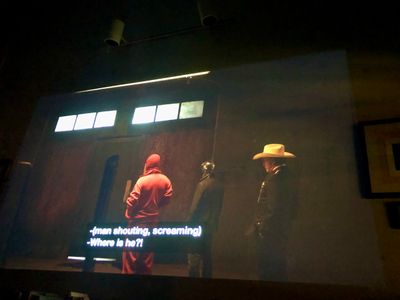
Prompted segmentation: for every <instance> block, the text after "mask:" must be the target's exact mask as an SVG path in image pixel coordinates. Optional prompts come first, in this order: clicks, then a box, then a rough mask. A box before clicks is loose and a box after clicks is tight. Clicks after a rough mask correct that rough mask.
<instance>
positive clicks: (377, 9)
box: [2, 0, 400, 46]
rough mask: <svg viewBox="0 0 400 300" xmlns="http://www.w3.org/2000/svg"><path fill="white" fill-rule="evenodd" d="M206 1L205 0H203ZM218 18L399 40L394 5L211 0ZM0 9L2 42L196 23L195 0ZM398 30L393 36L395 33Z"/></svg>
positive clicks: (88, 38) (148, 31) (143, 34)
mask: <svg viewBox="0 0 400 300" xmlns="http://www.w3.org/2000/svg"><path fill="white" fill-rule="evenodd" d="M202 1H204V0H202ZM209 2H211V3H213V6H214V9H215V11H217V12H218V16H219V18H220V19H221V20H222V21H227V20H230V21H231V22H235V23H236V24H238V26H240V27H241V28H243V30H248V31H249V32H263V31H269V32H274V33H275V34H285V33H286V32H288V31H290V32H293V31H296V32H299V33H301V34H305V33H315V32H316V33H318V34H319V35H320V36H321V37H325V38H332V39H348V40H358V39H379V40H382V41H383V42H390V41H388V39H389V40H391V39H396V40H398V34H400V30H399V28H400V27H399V24H398V18H397V15H396V12H397V10H395V9H394V7H392V6H393V5H392V6H390V5H387V4H385V3H384V2H379V5H378V4H377V3H373V4H367V3H366V2H364V3H360V4H358V3H351V1H347V3H342V2H340V1H335V2H333V1H320V2H315V3H313V2H297V3H295V4H289V3H285V2H284V1H264V4H260V3H259V2H262V1H252V0H249V1H238V0H231V1H226V0H214V1H209ZM4 6H5V9H3V10H2V14H3V16H2V22H3V23H4V24H3V26H2V32H3V34H2V36H3V41H5V42H7V41H11V43H15V42H17V43H25V42H34V43H35V42H38V43H51V44H54V43H56V44H58V43H61V44H62V43H63V42H66V43H82V46H85V45H86V44H87V45H88V46H95V45H96V44H97V43H99V44H101V43H102V42H103V39H104V37H105V36H106V35H107V31H108V30H109V27H110V24H111V20H112V19H113V18H116V17H118V18H121V19H123V21H124V22H125V30H124V37H125V38H126V39H127V40H128V41H134V40H140V39H144V38H147V37H150V36H155V35H160V34H164V33H168V32H174V31H177V30H181V29H185V28H190V27H193V26H199V25H200V17H199V12H198V10H197V1H196V0H131V1H129V0H119V1H110V0H109V1H104V0H103V1H93V0H81V1H61V0H60V1H52V2H47V1H34V2H33V1H32V2H28V3H24V4H22V3H21V2H19V1H8V2H7V1H6V2H5V4H3V7H4ZM396 34H397V36H395V35H396Z"/></svg>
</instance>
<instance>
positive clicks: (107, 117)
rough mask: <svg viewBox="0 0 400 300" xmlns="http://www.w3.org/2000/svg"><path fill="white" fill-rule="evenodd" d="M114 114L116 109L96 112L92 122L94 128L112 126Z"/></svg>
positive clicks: (115, 114)
mask: <svg viewBox="0 0 400 300" xmlns="http://www.w3.org/2000/svg"><path fill="white" fill-rule="evenodd" d="M116 116H117V111H116V110H110V111H101V112H98V113H97V115H96V121H95V122H94V128H100V127H111V126H114V123H115V117H116Z"/></svg>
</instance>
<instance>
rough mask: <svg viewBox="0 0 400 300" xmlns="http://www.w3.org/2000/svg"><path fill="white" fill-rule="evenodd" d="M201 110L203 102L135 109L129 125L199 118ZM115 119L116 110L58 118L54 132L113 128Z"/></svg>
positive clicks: (201, 114)
mask: <svg viewBox="0 0 400 300" xmlns="http://www.w3.org/2000/svg"><path fill="white" fill-rule="evenodd" d="M203 110H204V101H203V100H200V101H187V102H181V103H169V104H160V105H152V106H142V107H136V108H135V111H134V113H133V117H132V122H131V123H132V124H133V125H136V124H147V123H154V122H162V121H171V120H178V119H190V118H201V117H202V116H203ZM116 118H117V111H116V110H108V111H100V112H90V113H84V114H78V115H67V116H60V117H59V118H58V121H57V125H56V128H55V130H54V131H55V132H64V131H73V130H84V129H92V128H103V127H113V126H114V124H115V120H116Z"/></svg>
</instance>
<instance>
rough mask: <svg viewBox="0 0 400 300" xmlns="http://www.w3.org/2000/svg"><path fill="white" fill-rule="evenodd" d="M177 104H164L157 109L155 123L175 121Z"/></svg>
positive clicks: (177, 109)
mask: <svg viewBox="0 0 400 300" xmlns="http://www.w3.org/2000/svg"><path fill="white" fill-rule="evenodd" d="M178 111H179V103H172V104H164V105H159V106H158V107H157V115H156V122H159V121H167V120H176V119H177V118H178Z"/></svg>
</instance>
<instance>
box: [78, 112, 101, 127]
mask: <svg viewBox="0 0 400 300" xmlns="http://www.w3.org/2000/svg"><path fill="white" fill-rule="evenodd" d="M95 117H96V113H87V114H80V115H78V117H77V118H76V123H75V126H74V130H81V129H88V128H93V123H94V118H95Z"/></svg>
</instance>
